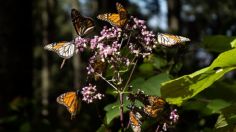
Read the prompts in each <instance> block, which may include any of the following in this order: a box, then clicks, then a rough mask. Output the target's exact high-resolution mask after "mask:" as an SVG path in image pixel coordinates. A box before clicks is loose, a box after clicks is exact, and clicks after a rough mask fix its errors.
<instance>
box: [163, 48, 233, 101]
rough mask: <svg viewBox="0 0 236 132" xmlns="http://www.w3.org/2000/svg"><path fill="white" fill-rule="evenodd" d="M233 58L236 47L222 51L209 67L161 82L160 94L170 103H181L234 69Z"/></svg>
mask: <svg viewBox="0 0 236 132" xmlns="http://www.w3.org/2000/svg"><path fill="white" fill-rule="evenodd" d="M235 58H236V49H232V50H229V51H226V52H223V53H221V54H220V55H219V56H218V57H217V58H216V59H215V60H214V61H213V63H212V64H211V65H210V66H209V67H206V68H204V69H201V70H199V71H196V72H194V73H192V74H190V75H184V76H182V77H179V78H176V79H173V80H170V81H168V82H164V83H162V87H161V95H162V96H163V97H164V98H166V100H167V102H169V103H170V104H176V105H181V104H182V103H183V101H185V100H187V99H190V98H192V97H194V96H195V95H197V94H198V93H199V92H201V91H203V90H204V89H206V88H208V87H209V86H211V85H212V84H213V83H214V82H215V81H217V80H218V79H220V78H221V77H222V76H223V75H224V74H225V73H228V72H229V71H232V70H234V69H236V59H235Z"/></svg>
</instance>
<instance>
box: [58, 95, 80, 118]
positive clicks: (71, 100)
mask: <svg viewBox="0 0 236 132" xmlns="http://www.w3.org/2000/svg"><path fill="white" fill-rule="evenodd" d="M57 102H58V103H59V104H62V105H64V106H65V107H66V108H67V110H68V111H69V112H70V114H71V119H73V118H74V117H75V115H76V114H77V111H78V109H79V105H80V100H79V98H78V92H77V91H76V92H75V91H72V92H66V93H63V94H61V95H60V96H58V97H57Z"/></svg>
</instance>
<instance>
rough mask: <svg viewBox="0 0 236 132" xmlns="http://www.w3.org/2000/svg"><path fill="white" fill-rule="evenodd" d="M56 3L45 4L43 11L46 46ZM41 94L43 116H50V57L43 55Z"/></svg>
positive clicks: (50, 0) (47, 2)
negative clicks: (51, 10)
mask: <svg viewBox="0 0 236 132" xmlns="http://www.w3.org/2000/svg"><path fill="white" fill-rule="evenodd" d="M53 6H54V2H53V0H48V1H44V2H43V8H42V9H43V10H42V23H43V24H42V25H43V31H42V32H43V33H42V37H43V38H42V39H43V43H44V44H48V43H49V41H48V34H49V33H48V32H49V31H48V25H49V11H48V9H53ZM41 77H42V78H41V81H42V86H41V90H42V91H41V94H42V106H43V109H42V115H44V116H47V115H48V96H49V93H48V91H49V88H50V80H49V68H48V56H47V54H42V72H41Z"/></svg>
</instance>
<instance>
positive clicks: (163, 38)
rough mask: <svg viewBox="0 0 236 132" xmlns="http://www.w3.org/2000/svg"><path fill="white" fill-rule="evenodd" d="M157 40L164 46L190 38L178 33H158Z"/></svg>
mask: <svg viewBox="0 0 236 132" xmlns="http://www.w3.org/2000/svg"><path fill="white" fill-rule="evenodd" d="M157 41H158V43H159V44H161V45H164V46H173V45H176V44H179V43H183V42H187V41H190V39H189V38H186V37H183V36H178V35H172V34H164V33H158V35H157Z"/></svg>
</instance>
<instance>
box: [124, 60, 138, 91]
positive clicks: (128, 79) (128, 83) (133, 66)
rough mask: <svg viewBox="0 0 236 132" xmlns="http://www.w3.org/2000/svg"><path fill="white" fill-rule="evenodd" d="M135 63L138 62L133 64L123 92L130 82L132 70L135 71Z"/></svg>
mask: <svg viewBox="0 0 236 132" xmlns="http://www.w3.org/2000/svg"><path fill="white" fill-rule="evenodd" d="M137 61H138V60H136V61H135V63H134V66H133V68H132V71H131V73H130V75H129V78H128V80H127V82H126V84H125V87H124V89H123V91H125V89H126V88H127V87H128V84H129V82H130V79H131V77H132V75H133V73H134V69H135V67H136V64H137Z"/></svg>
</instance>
